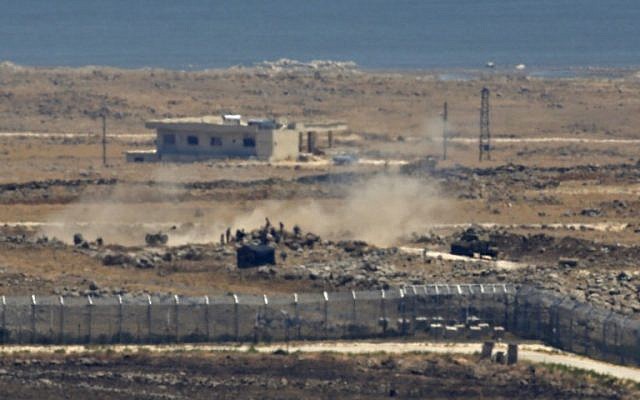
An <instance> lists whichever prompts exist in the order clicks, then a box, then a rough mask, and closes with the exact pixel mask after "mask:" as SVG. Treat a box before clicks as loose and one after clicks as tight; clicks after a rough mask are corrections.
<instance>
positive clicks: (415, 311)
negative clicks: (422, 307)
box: [411, 285, 418, 335]
mask: <svg viewBox="0 0 640 400" xmlns="http://www.w3.org/2000/svg"><path fill="white" fill-rule="evenodd" d="M411 290H412V291H413V301H412V302H411V335H415V334H416V318H417V317H418V309H417V308H418V304H417V303H418V291H417V290H416V285H411Z"/></svg>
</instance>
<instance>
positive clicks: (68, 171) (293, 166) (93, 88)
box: [0, 64, 640, 399]
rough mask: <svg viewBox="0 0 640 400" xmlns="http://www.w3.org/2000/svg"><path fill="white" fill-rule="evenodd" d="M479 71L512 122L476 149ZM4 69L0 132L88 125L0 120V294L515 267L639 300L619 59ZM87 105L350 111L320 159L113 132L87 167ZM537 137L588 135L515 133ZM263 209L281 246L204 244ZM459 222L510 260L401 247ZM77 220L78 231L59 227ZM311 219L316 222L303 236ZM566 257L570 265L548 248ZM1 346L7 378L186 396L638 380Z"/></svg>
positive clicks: (282, 288)
mask: <svg viewBox="0 0 640 400" xmlns="http://www.w3.org/2000/svg"><path fill="white" fill-rule="evenodd" d="M483 86H487V87H489V88H490V89H491V90H492V98H491V121H492V132H493V135H494V137H495V138H499V139H514V141H496V142H494V150H493V152H492V161H484V162H482V163H480V162H479V161H478V159H477V158H478V154H477V142H475V141H473V140H467V141H465V139H473V138H475V137H476V135H477V132H478V124H477V123H478V106H479V91H480V89H481V88H482V87H483ZM0 87H1V89H0V132H2V131H5V132H7V131H9V132H16V131H18V132H50V133H89V134H90V135H80V136H69V137H59V136H53V137H46V138H45V137H33V136H29V135H25V136H22V137H15V136H6V135H5V136H3V135H1V134H0V172H2V173H0V294H1V295H13V294H17V295H27V294H29V295H30V294H32V293H36V294H42V295H46V294H54V293H55V294H64V295H67V296H81V295H86V294H90V295H93V296H103V295H111V294H114V293H124V292H132V293H142V292H150V293H159V292H161V293H168V292H170V293H179V294H185V295H196V294H197V295H200V294H220V293H229V292H239V293H242V292H248V293H291V292H293V291H297V292H302V291H320V290H348V289H352V288H380V287H387V286H390V285H401V284H411V283H421V282H425V281H426V282H479V283H482V282H515V283H528V284H534V285H537V286H541V287H545V288H550V289H553V290H555V291H558V292H560V293H564V294H566V295H568V296H571V297H573V298H575V299H578V300H581V301H589V302H591V303H592V304H594V305H596V306H598V307H602V308H607V309H613V310H616V311H619V312H622V313H625V314H626V315H629V316H632V317H638V315H640V268H639V267H638V265H637V259H638V256H640V246H639V245H638V235H639V234H640V226H638V217H639V216H640V204H639V203H638V193H640V185H639V184H638V182H640V164H638V161H639V157H638V150H639V148H640V141H634V140H640V136H639V135H638V132H637V128H636V127H637V126H639V123H640V113H638V107H639V105H640V104H639V103H640V100H639V99H640V96H639V95H640V79H638V77H637V76H636V75H635V74H631V73H626V72H625V73H615V74H611V75H610V76H607V75H606V74H605V75H602V76H600V77H590V78H587V77H584V78H575V79H537V78H529V77H526V76H523V75H501V74H486V73H477V74H476V75H475V78H473V79H470V80H442V79H439V78H438V74H437V73H435V72H415V73H409V72H406V73H387V72H375V71H374V72H363V71H331V70H326V71H318V72H316V73H309V72H301V71H287V70H284V71H266V70H261V69H232V70H220V71H217V70H216V71H203V72H173V71H162V70H138V71H128V70H117V69H109V68H83V69H62V68H60V69H35V68H22V67H15V66H11V65H6V64H3V65H2V66H0ZM445 100H446V101H448V103H449V112H450V113H449V116H450V128H451V135H452V137H453V138H452V142H451V143H450V145H449V153H448V156H449V157H448V159H447V160H441V159H439V157H440V153H441V143H440V142H439V141H438V138H439V137H440V135H441V130H442V127H441V124H440V122H439V112H440V110H441V107H442V103H443V102H444V101H445ZM103 108H105V110H106V111H107V114H108V130H109V133H110V134H116V135H117V134H127V133H133V134H142V133H150V132H148V131H147V132H145V129H144V127H143V125H144V121H145V120H147V119H150V118H161V117H174V116H197V115H203V114H219V113H222V112H234V113H241V114H244V115H248V116H257V117H259V116H265V115H266V116H276V117H280V118H287V119H289V120H298V121H300V120H307V121H317V120H344V121H346V122H347V123H348V124H349V126H350V131H349V132H345V133H342V134H340V135H338V136H337V137H336V147H335V148H333V149H325V150H326V152H327V154H328V156H326V157H324V158H323V157H319V158H318V159H315V160H312V161H308V162H299V163H271V164H264V163H255V162H243V161H238V160H222V161H216V162H213V161H211V162H199V163H193V164H176V165H170V164H128V163H126V162H125V160H124V156H123V152H124V151H126V150H130V149H144V148H149V147H152V146H153V143H152V138H151V137H149V136H148V135H146V136H145V135H139V137H133V138H131V137H126V136H114V137H110V138H109V147H108V166H102V165H101V148H100V142H99V138H98V136H97V133H98V131H99V129H100V124H99V121H98V120H97V119H96V117H97V116H98V114H99V112H100V111H101V110H102V109H103ZM554 137H555V138H558V137H560V138H570V139H583V140H584V141H582V142H568V141H560V142H554V141H548V142H544V141H539V142H535V141H534V142H532V141H526V140H524V139H527V138H554ZM518 140H520V141H518ZM606 140H613V141H606ZM616 140H631V141H628V142H624V141H616ZM339 153H354V154H357V155H359V157H360V158H361V159H363V160H365V161H366V160H373V161H370V162H368V163H367V162H363V163H361V164H357V165H352V166H337V165H332V164H331V162H330V157H331V155H333V154H339ZM426 156H431V157H432V159H425V157H426ZM433 160H435V163H434V161H433ZM400 164H406V165H404V166H401V165H400ZM266 217H268V218H270V220H271V222H272V223H273V225H274V226H276V227H277V226H278V225H277V224H278V222H280V221H282V222H283V223H284V224H285V227H286V230H287V231H289V232H291V230H292V228H293V226H294V225H296V224H297V225H299V226H300V227H301V228H302V232H303V234H302V237H301V238H300V240H299V241H296V242H295V243H289V244H287V243H284V242H281V243H279V244H278V245H277V250H276V256H277V257H278V265H277V266H275V267H262V268H258V269H250V270H238V269H237V268H236V267H235V248H234V244H225V245H220V244H218V243H219V241H220V239H219V238H220V234H222V233H223V232H224V231H225V229H227V227H231V228H233V230H234V231H235V229H242V228H244V229H246V230H247V231H251V230H253V229H255V228H258V227H259V226H261V225H263V224H264V222H265V218H266ZM5 222H6V223H20V224H18V225H20V226H14V225H7V226H2V224H3V223H5ZM32 223H35V225H33V224H32ZM41 223H45V225H38V224H41ZM87 223H88V224H87ZM467 223H478V224H479V223H492V224H496V225H495V226H484V227H483V228H478V229H479V231H480V232H481V233H482V234H484V235H486V236H488V237H491V239H492V240H493V241H494V242H495V243H496V244H497V245H498V248H499V256H498V258H499V259H501V260H511V261H515V262H519V263H521V264H517V267H516V268H510V269H504V268H501V267H499V266H498V265H496V264H494V263H491V262H487V261H481V260H467V261H465V262H462V261H452V260H447V259H441V258H439V257H427V258H426V259H425V258H423V257H422V256H420V255H419V254H420V249H422V248H426V249H427V250H429V251H439V252H443V253H446V252H448V250H449V246H450V244H451V243H452V241H454V240H456V239H457V237H458V236H459V235H460V233H461V232H462V230H463V229H464V227H462V226H459V225H456V224H467ZM157 231H162V232H165V233H167V234H168V235H169V243H168V246H154V247H151V246H146V245H145V244H144V235H145V234H146V233H151V232H157ZM76 232H79V233H82V234H83V235H84V238H85V239H86V240H87V241H88V244H87V245H86V246H85V245H82V244H81V245H79V246H74V245H73V244H71V241H72V237H73V234H74V233H76ZM309 232H313V233H314V234H317V235H318V236H319V237H317V238H316V239H315V240H314V241H312V244H302V243H301V242H302V241H305V240H306V234H307V233H309ZM45 237H46V240H45V239H44V238H45ZM98 237H101V238H103V239H104V243H103V244H102V245H99V244H97V243H96V242H95V241H96V239H97V238H98ZM314 237H315V236H314ZM361 241H364V242H366V243H363V242H361ZM400 246H409V247H414V248H416V249H417V252H414V253H411V254H409V253H407V252H403V251H400V250H399V249H398V247H400ZM283 252H284V253H286V258H282V256H281V254H282V253H283ZM107 256H108V257H107ZM109 257H111V258H109ZM114 257H115V258H114ZM105 258H106V259H110V260H112V261H113V260H114V259H116V260H119V261H118V262H111V261H110V262H105ZM565 258H570V259H572V261H575V262H576V263H575V265H573V264H572V265H573V266H572V265H567V264H562V265H561V264H560V263H559V261H560V259H565ZM565 261H566V260H565ZM0 363H1V364H3V365H2V367H1V369H0V372H2V373H1V374H0V387H1V388H2V392H3V393H13V394H15V396H14V397H16V396H19V395H22V394H23V398H33V397H43V394H44V393H48V394H50V397H51V398H62V397H64V395H67V396H69V397H71V398H74V397H76V398H78V397H80V398H82V397H86V393H87V391H91V392H90V395H91V396H92V397H95V398H117V396H121V397H127V398H130V397H139V398H152V397H153V398H155V397H159V396H155V394H160V393H161V394H162V395H165V394H166V396H165V398H171V396H175V397H176V398H182V397H186V396H189V397H191V398H194V399H196V398H210V396H211V393H212V390H214V391H215V393H216V394H219V396H220V397H231V396H238V394H239V393H242V394H243V397H251V396H254V397H256V398H264V397H265V396H273V397H284V398H300V397H313V396H316V397H317V398H331V397H334V398H335V397H340V398H363V397H373V398H376V397H385V396H388V395H389V394H392V392H391V391H392V390H393V391H395V394H397V395H398V396H399V397H412V396H413V397H424V396H425V395H429V396H430V397H436V398H439V397H485V398H513V397H518V398H530V397H531V398H533V397H536V396H538V397H542V398H572V397H573V398H585V397H586V398H589V397H592V398H635V397H637V393H636V392H634V390H635V391H637V388H630V387H627V386H624V385H622V384H619V383H617V382H614V381H609V380H607V381H604V380H603V378H600V377H593V376H590V375H589V376H584V375H574V373H573V372H571V373H569V372H566V371H562V370H557V369H548V368H547V367H538V366H536V371H537V373H536V382H537V383H536V384H535V385H534V384H533V383H532V380H531V373H530V370H529V369H528V366H526V365H523V366H518V367H515V368H513V369H510V368H507V367H502V366H495V365H491V364H489V365H487V364H484V363H480V364H478V363H477V362H476V360H475V359H474V358H473V357H472V358H467V357H450V356H445V357H443V356H437V357H436V356H403V357H388V356H377V355H376V356H372V357H369V358H365V357H364V356H354V357H351V356H349V357H347V356H337V355H327V354H319V355H309V356H307V355H305V356H302V355H288V356H276V355H273V356H257V355H252V354H246V355H245V354H242V355H238V354H234V355H228V354H212V355H209V354H208V355H202V354H194V355H191V354H185V355H180V356H167V355H165V356H153V355H142V356H137V355H127V356H122V357H120V356H113V355H105V356H100V357H97V358H96V357H93V358H91V357H90V358H89V359H88V360H87V359H79V358H74V357H70V356H69V357H64V356H62V355H58V356H55V357H53V358H41V357H36V356H27V355H24V356H15V357H4V358H3V359H2V360H0ZM62 371H66V372H65V373H63V372H62ZM176 371H177V372H176ZM87 372H88V373H87ZM283 378H286V383H283V380H282V379H283ZM212 387H215V388H214V389H212ZM265 388H266V391H265ZM56 396H57V397H56ZM160 397H161V396H160ZM16 398H20V397H16Z"/></svg>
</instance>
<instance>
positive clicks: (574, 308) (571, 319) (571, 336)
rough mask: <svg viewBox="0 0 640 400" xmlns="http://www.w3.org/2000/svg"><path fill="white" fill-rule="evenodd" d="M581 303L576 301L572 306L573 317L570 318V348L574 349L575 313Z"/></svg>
mask: <svg viewBox="0 0 640 400" xmlns="http://www.w3.org/2000/svg"><path fill="white" fill-rule="evenodd" d="M579 305H580V303H578V302H576V304H574V306H573V307H572V308H571V318H570V319H569V335H568V337H569V350H570V351H573V315H574V312H575V310H576V308H577V307H578V306H579Z"/></svg>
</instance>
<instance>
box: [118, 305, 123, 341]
mask: <svg viewBox="0 0 640 400" xmlns="http://www.w3.org/2000/svg"><path fill="white" fill-rule="evenodd" d="M123 311H124V310H123V308H122V296H121V295H118V343H122V319H123Z"/></svg>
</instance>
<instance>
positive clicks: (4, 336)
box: [2, 296, 8, 344]
mask: <svg viewBox="0 0 640 400" xmlns="http://www.w3.org/2000/svg"><path fill="white" fill-rule="evenodd" d="M7 337H8V334H7V298H6V297H4V296H2V343H3V344H4V343H7Z"/></svg>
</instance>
